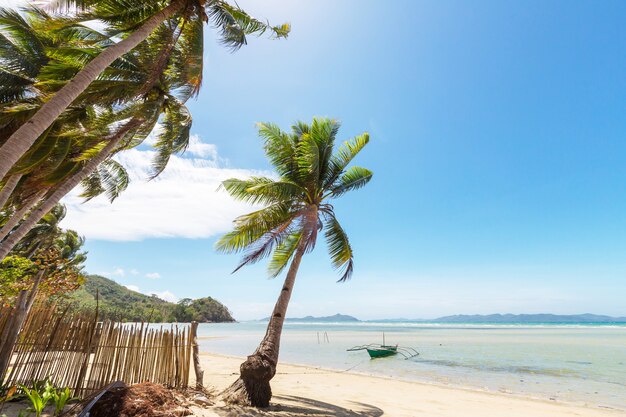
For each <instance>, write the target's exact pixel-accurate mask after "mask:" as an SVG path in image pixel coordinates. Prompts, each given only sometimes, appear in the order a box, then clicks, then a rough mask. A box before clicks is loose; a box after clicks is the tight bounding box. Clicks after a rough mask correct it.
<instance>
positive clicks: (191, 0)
mask: <svg viewBox="0 0 626 417" xmlns="http://www.w3.org/2000/svg"><path fill="white" fill-rule="evenodd" d="M66 3H68V4H71V5H73V6H77V7H79V8H81V9H83V10H86V13H85V19H98V20H101V21H103V22H105V23H107V24H109V25H110V26H111V28H112V29H113V33H114V34H115V35H116V36H117V38H118V39H120V40H119V41H118V42H116V43H114V44H112V45H110V46H109V47H108V48H106V49H105V50H104V51H102V52H100V53H98V54H97V55H96V56H95V57H93V59H91V60H90V61H89V62H88V63H87V64H86V65H85V66H84V67H83V68H82V69H81V70H80V71H79V72H78V73H76V75H75V76H74V77H73V78H72V79H71V81H70V82H68V83H66V84H65V85H64V86H63V87H62V88H61V89H60V90H59V91H58V92H56V93H55V94H53V95H52V96H51V97H50V98H49V100H47V101H46V102H45V103H44V104H43V105H42V106H41V108H39V109H38V110H37V112H36V113H35V114H34V115H33V116H32V117H31V118H30V119H29V120H28V122H26V123H24V124H22V125H21V126H20V127H19V128H18V129H17V130H16V131H15V132H14V133H13V134H11V136H10V137H9V138H8V139H7V140H6V141H5V142H4V144H2V146H1V147H0V180H4V177H5V176H6V174H7V173H8V172H9V170H10V169H11V167H12V166H13V165H14V164H15V163H16V162H17V161H18V160H19V159H20V158H21V157H22V156H23V155H24V154H25V153H26V152H27V151H28V149H29V148H30V147H31V146H32V145H33V144H34V143H35V141H36V140H37V139H38V138H39V137H40V136H41V135H42V134H44V132H45V131H46V129H48V127H49V126H50V125H52V123H54V121H55V120H56V119H57V118H58V117H59V116H61V115H62V114H63V112H64V111H65V110H66V109H67V108H68V107H69V106H70V105H71V104H72V102H74V101H75V100H76V99H77V98H78V97H79V96H80V95H81V94H82V93H83V92H84V91H85V90H86V89H87V88H88V87H89V85H90V84H91V83H92V82H93V81H95V80H96V79H97V78H98V77H99V76H100V74H102V73H103V72H104V71H105V70H106V69H107V67H109V66H110V65H111V64H112V63H114V62H115V61H116V60H118V59H120V58H121V57H122V56H124V55H125V54H126V53H128V52H130V51H131V50H132V49H133V48H135V47H136V46H137V45H139V44H140V43H141V42H143V41H145V40H146V39H147V38H148V37H149V36H150V35H151V34H152V33H153V32H154V31H155V29H157V28H158V27H159V26H160V25H162V24H163V23H164V22H166V21H168V20H170V19H178V20H180V21H181V22H182V23H181V26H184V25H185V23H186V22H189V27H193V28H194V30H195V31H196V32H197V33H196V35H195V36H193V39H198V40H201V39H202V28H203V25H202V24H201V22H203V21H211V22H212V23H213V24H214V25H215V26H216V27H217V28H218V29H219V30H220V35H221V40H222V42H223V43H224V44H226V45H227V46H229V47H231V48H233V49H236V48H238V47H240V46H241V45H243V44H245V43H246V35H248V34H262V33H264V32H265V31H267V30H270V31H271V32H272V33H273V34H274V35H275V36H276V37H285V36H287V34H288V32H289V26H288V25H282V26H270V25H269V24H265V23H263V22H260V21H258V20H256V19H254V18H251V17H250V16H249V15H248V14H246V13H245V12H244V11H243V10H241V9H240V8H239V7H237V6H233V5H230V4H228V3H226V2H225V1H221V0H162V1H158V0H157V1H151V2H146V1H143V0H125V1H119V0H98V1H95V0H79V1H67V2H66ZM198 23H200V24H198ZM172 36H173V38H172V41H173V42H178V36H179V35H178V33H177V32H172ZM181 41H184V39H183V40H181ZM190 64H191V65H193V64H194V63H193V62H191V63H190Z"/></svg>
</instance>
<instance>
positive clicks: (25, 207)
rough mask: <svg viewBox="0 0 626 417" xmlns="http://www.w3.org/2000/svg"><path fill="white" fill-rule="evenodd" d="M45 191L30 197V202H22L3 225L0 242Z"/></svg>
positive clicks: (0, 231)
mask: <svg viewBox="0 0 626 417" xmlns="http://www.w3.org/2000/svg"><path fill="white" fill-rule="evenodd" d="M46 191H47V190H41V191H39V192H38V193H37V194H35V195H34V196H33V197H31V199H30V200H27V201H26V202H24V204H23V205H22V207H20V208H19V209H18V210H17V211H16V212H15V213H13V215H12V216H11V217H9V219H8V220H7V222H6V223H5V224H3V225H2V228H1V229H0V242H2V239H4V238H5V237H6V236H7V235H8V234H9V233H11V230H13V228H14V227H15V226H17V224H18V223H19V222H20V220H22V219H23V218H24V216H26V214H27V213H28V212H29V211H30V210H31V209H32V208H33V207H35V206H36V205H37V204H38V203H39V200H41V199H42V198H43V196H44V195H46ZM0 245H1V244H0ZM1 259H4V257H2V258H0V260H1Z"/></svg>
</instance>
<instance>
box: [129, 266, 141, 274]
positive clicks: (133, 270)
mask: <svg viewBox="0 0 626 417" xmlns="http://www.w3.org/2000/svg"><path fill="white" fill-rule="evenodd" d="M130 274H131V275H139V271H137V270H136V269H135V268H133V269H131V270H130Z"/></svg>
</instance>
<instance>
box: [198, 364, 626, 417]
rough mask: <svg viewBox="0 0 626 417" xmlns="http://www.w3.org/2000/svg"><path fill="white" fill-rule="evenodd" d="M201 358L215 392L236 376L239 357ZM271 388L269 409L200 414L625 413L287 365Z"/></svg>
mask: <svg viewBox="0 0 626 417" xmlns="http://www.w3.org/2000/svg"><path fill="white" fill-rule="evenodd" d="M201 359H202V366H203V368H204V371H205V376H204V382H205V384H207V385H211V386H213V387H214V388H215V389H216V390H217V391H221V390H223V389H224V388H226V387H227V386H228V385H229V384H230V383H232V382H233V381H235V379H237V376H238V372H239V364H240V363H241V362H242V359H241V358H234V357H226V356H220V355H214V354H205V353H203V354H202V355H201ZM272 390H273V393H274V397H273V399H272V407H270V409H269V410H266V411H258V410H254V409H247V408H233V407H228V406H225V405H224V404H223V403H221V402H219V401H218V403H217V404H216V405H215V406H214V407H212V408H211V409H210V410H206V411H204V412H202V413H201V412H198V414H199V415H202V416H206V417H209V416H210V417H214V416H219V417H225V416H226V417H240V416H243V417H245V416H280V417H298V416H315V417H326V416H340V417H360V416H368V417H375V416H385V417H416V416H428V417H435V416H445V417H473V416H476V417H566V416H568V417H569V416H586V417H595V416H597V417H608V416H612V417H615V416H626V413H625V412H622V411H618V410H610V409H601V408H592V407H584V406H578V405H570V404H562V403H557V402H553V401H542V400H536V399H531V398H522V397H518V396H513V395H509V394H500V393H491V392H482V391H472V390H466V389H459V388H450V387H445V386H437V385H431V384H425V383H419V382H405V381H397V380H393V379H388V378H381V377H374V376H364V375H358V374H351V373H346V372H337V371H330V370H322V369H316V368H311V367H306V366H299V365H286V364H279V366H278V372H277V374H276V376H275V377H274V379H273V380H272Z"/></svg>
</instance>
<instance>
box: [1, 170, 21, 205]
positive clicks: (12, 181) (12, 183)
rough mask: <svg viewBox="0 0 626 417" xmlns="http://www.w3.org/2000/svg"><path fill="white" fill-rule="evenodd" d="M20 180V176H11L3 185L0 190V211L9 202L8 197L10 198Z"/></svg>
mask: <svg viewBox="0 0 626 417" xmlns="http://www.w3.org/2000/svg"><path fill="white" fill-rule="evenodd" d="M21 178H22V174H15V175H11V176H10V177H9V178H8V179H7V182H6V183H5V184H4V186H3V187H2V189H1V190H0V210H2V208H3V207H4V205H5V204H6V203H7V201H9V197H11V193H12V192H13V190H15V187H16V186H17V183H18V182H20V179H21Z"/></svg>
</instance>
